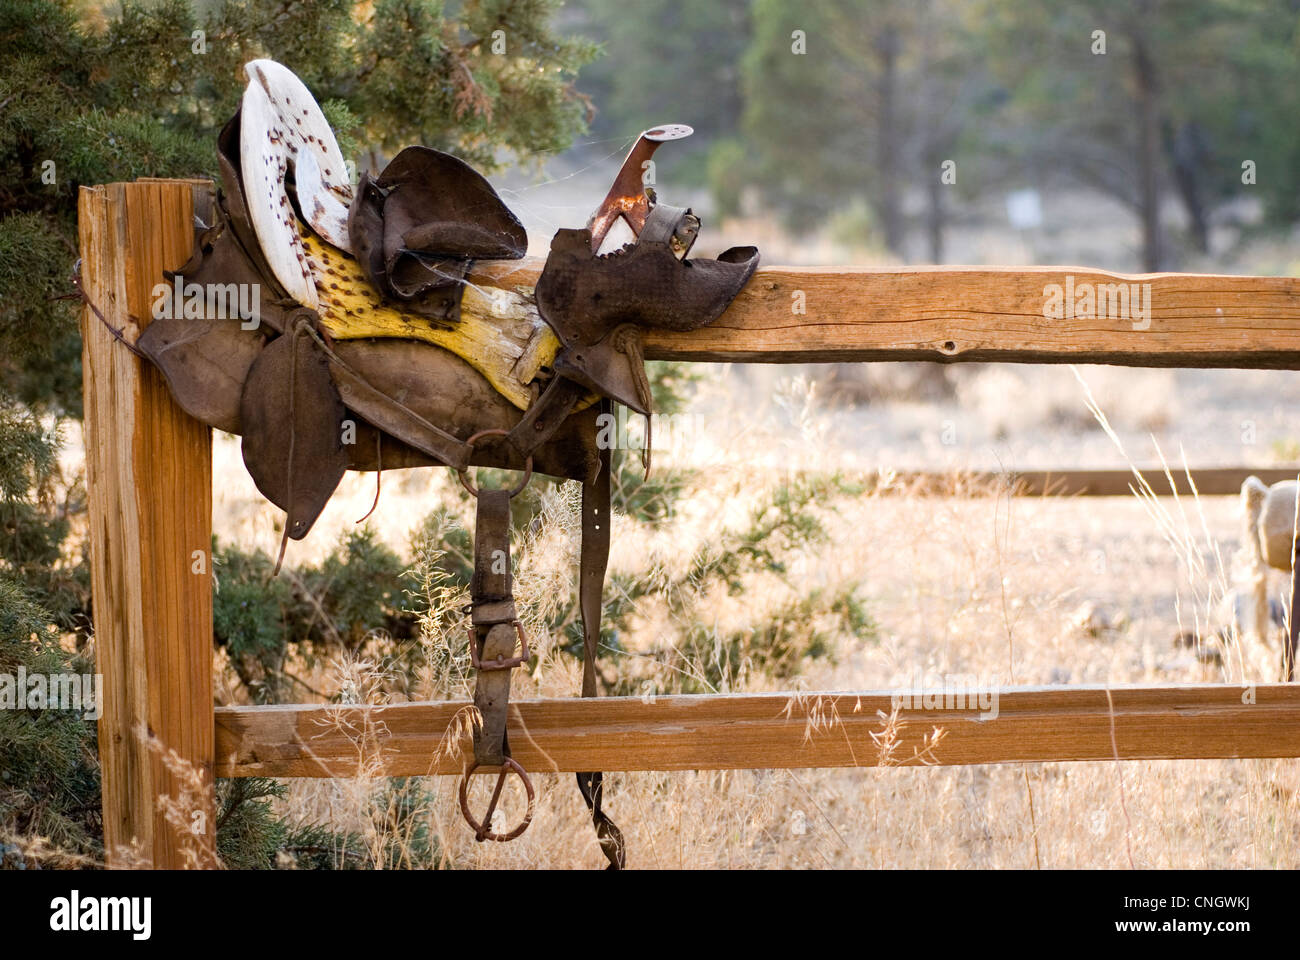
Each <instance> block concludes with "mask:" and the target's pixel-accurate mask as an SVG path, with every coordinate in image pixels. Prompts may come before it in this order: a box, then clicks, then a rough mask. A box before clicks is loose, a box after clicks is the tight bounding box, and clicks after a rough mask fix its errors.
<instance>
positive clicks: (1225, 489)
mask: <svg viewBox="0 0 1300 960" xmlns="http://www.w3.org/2000/svg"><path fill="white" fill-rule="evenodd" d="M1171 473H1172V475H1173V489H1171V487H1170V482H1169V478H1168V477H1166V476H1165V474H1164V472H1163V471H1162V470H1160V469H1159V468H1151V469H1144V470H1143V471H1142V475H1143V476H1144V477H1146V479H1147V482H1148V483H1150V484H1151V488H1152V490H1154V491H1155V493H1156V495H1157V496H1171V495H1172V494H1173V490H1177V492H1178V495H1179V496H1191V494H1192V486H1191V484H1189V483H1188V480H1187V474H1186V473H1184V472H1183V471H1182V470H1172V471H1171ZM1191 473H1192V484H1195V487H1196V493H1197V495H1198V496H1202V497H1214V496H1237V495H1238V494H1240V493H1241V485H1242V483H1243V482H1244V481H1245V480H1246V478H1247V477H1251V476H1254V477H1258V478H1259V479H1260V480H1262V481H1263V482H1264V483H1266V484H1269V485H1272V484H1274V483H1279V482H1281V481H1282V480H1294V479H1296V477H1297V475H1300V467H1290V468H1286V467H1258V468H1256V467H1206V468H1195V469H1193V470H1192V471H1191ZM868 483H869V484H873V486H872V489H874V490H876V491H877V492H880V493H906V494H907V495H908V496H928V497H953V496H956V497H978V496H989V495H993V494H998V493H1008V492H1009V493H1012V494H1014V495H1016V496H1020V497H1131V496H1133V491H1132V489H1131V487H1134V486H1137V480H1136V479H1135V478H1134V476H1133V471H1132V470H1017V471H1009V472H1005V473H999V472H996V471H979V470H975V471H938V470H895V471H888V472H885V473H882V474H879V475H876V476H874V477H869V478H868Z"/></svg>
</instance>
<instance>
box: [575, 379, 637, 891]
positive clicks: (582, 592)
mask: <svg viewBox="0 0 1300 960" xmlns="http://www.w3.org/2000/svg"><path fill="white" fill-rule="evenodd" d="M609 412H610V401H609V400H602V401H601V413H609ZM612 466H613V464H612V451H611V450H610V449H609V448H608V447H602V448H601V451H600V472H599V473H598V474H597V475H596V479H595V480H594V481H592V482H591V483H584V484H583V485H582V551H581V557H580V560H579V566H578V605H579V607H580V608H581V612H582V646H583V661H582V695H583V696H584V697H595V696H597V695H598V693H599V692H598V691H597V689H596V653H597V647H598V646H599V645H600V608H601V593H602V591H603V589H604V586H605V568H606V567H607V566H608V565H609V527H610V499H611V497H610V491H611V478H610V473H611V469H612ZM578 789H579V790H580V791H581V792H582V799H583V800H584V801H586V804H587V809H588V810H590V811H591V822H592V824H594V825H595V827H596V837H597V839H599V840H600V849H601V852H602V853H604V854H605V859H607V860H608V861H609V867H608V868H607V869H609V870H621V869H623V868H624V867H625V866H627V852H626V848H625V846H624V843H623V834H622V832H621V831H620V830H619V829H618V827H617V826H615V824H614V821H613V820H611V819H609V817H607V816H606V815H605V812H604V811H603V810H602V809H601V806H600V803H601V795H602V793H603V790H604V787H603V782H602V777H601V774H600V773H599V772H595V773H579V774H578Z"/></svg>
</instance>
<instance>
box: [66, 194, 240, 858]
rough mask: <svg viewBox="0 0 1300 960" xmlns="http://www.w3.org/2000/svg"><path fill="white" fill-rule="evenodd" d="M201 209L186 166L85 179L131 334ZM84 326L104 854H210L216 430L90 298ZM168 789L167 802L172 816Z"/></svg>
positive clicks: (99, 279) (96, 292)
mask: <svg viewBox="0 0 1300 960" xmlns="http://www.w3.org/2000/svg"><path fill="white" fill-rule="evenodd" d="M193 209H194V206H193V202H192V198H191V185H190V184H188V183H186V182H183V181H181V182H172V183H167V182H159V181H150V182H141V183H114V184H108V185H107V186H99V187H88V188H87V187H83V188H82V190H81V195H80V198H79V210H78V213H79V219H80V239H81V257H82V264H83V266H82V282H83V286H84V289H85V291H86V294H87V296H88V297H89V299H90V301H91V302H92V303H94V304H95V306H97V307H98V308H99V309H100V311H101V312H102V313H103V314H104V317H105V319H106V320H107V321H108V323H111V324H112V325H113V326H114V327H115V328H117V329H119V330H121V331H122V334H123V336H124V338H125V339H126V340H128V341H129V342H134V340H135V339H136V337H137V336H138V335H139V333H140V329H141V326H142V325H143V324H145V323H147V322H148V318H149V317H150V316H151V312H150V305H151V302H152V297H151V291H152V288H153V285H154V284H155V283H158V282H160V281H161V280H162V273H163V270H164V268H171V269H175V268H176V267H179V266H180V265H181V264H183V263H184V262H185V260H186V259H187V258H188V257H189V254H190V248H191V243H192V238H193V228H192V216H193V214H192V211H193ZM133 318H134V319H133ZM137 321H139V322H138V323H137ZM81 333H82V340H83V347H82V370H83V391H84V398H85V429H86V444H85V447H86V482H87V487H88V491H89V513H90V555H91V588H92V591H93V597H94V606H95V649H96V664H97V670H98V672H99V673H100V674H101V676H102V684H103V691H104V712H103V715H102V716H101V718H100V720H99V757H100V765H101V770H102V781H103V807H104V847H105V851H106V856H107V859H108V862H109V865H110V866H113V865H118V864H132V863H138V862H140V861H142V860H143V861H145V862H148V863H150V864H152V865H153V866H156V867H169V868H176V867H185V866H206V865H209V864H211V863H212V861H213V851H214V844H213V837H214V831H215V827H216V818H215V810H214V795H213V789H212V788H213V780H212V755H213V753H212V751H213V740H212V737H213V732H212V730H213V728H212V579H211V558H210V557H209V555H208V554H209V551H210V549H211V536H212V439H211V431H210V430H209V429H208V428H207V427H205V426H204V425H203V424H201V423H199V422H198V421H197V420H194V419H193V418H192V417H190V416H189V415H188V414H186V413H185V412H184V411H182V410H181V408H180V407H179V406H177V405H176V404H175V403H174V402H173V401H172V398H171V393H170V391H169V390H168V388H167V384H166V382H165V381H164V379H163V377H162V375H161V374H159V373H158V371H157V370H155V369H154V368H153V366H152V365H151V364H148V363H146V362H144V361H142V360H141V359H139V358H137V357H136V356H135V355H133V354H132V353H131V352H130V351H129V350H128V349H127V348H126V347H125V346H123V345H122V344H121V343H119V342H118V341H117V340H116V339H115V338H114V337H113V336H112V335H111V334H110V332H109V331H108V330H107V329H106V328H105V326H104V324H103V323H102V322H101V321H100V320H99V319H98V318H97V317H96V316H95V314H94V313H93V312H92V311H91V310H90V309H89V308H85V309H83V311H82V316H81ZM196 569H199V570H200V572H195V570H196ZM159 798H170V799H171V801H172V802H173V808H172V811H171V817H170V819H169V817H168V815H167V812H166V810H164V809H163V808H162V807H161V806H160V804H159V802H158V801H159ZM196 815H197V816H196Z"/></svg>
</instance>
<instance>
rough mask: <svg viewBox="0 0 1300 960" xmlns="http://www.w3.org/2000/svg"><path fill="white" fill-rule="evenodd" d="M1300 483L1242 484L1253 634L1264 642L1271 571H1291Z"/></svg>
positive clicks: (1290, 655) (1290, 657)
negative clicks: (1249, 564) (1269, 573)
mask: <svg viewBox="0 0 1300 960" xmlns="http://www.w3.org/2000/svg"><path fill="white" fill-rule="evenodd" d="M1297 491H1300V484H1298V483H1297V482H1296V481H1295V480H1283V481H1282V482H1280V483H1275V484H1273V485H1272V486H1271V487H1270V486H1268V485H1267V484H1265V483H1264V482H1263V481H1262V480H1260V479H1259V477H1254V476H1252V477H1247V478H1246V480H1245V482H1244V483H1243V484H1242V485H1241V501H1242V507H1243V513H1244V514H1245V520H1246V530H1245V542H1246V547H1247V551H1248V556H1249V557H1250V558H1251V567H1252V569H1251V575H1250V580H1251V597H1252V605H1253V608H1254V609H1253V615H1252V616H1251V617H1250V618H1249V620H1250V622H1251V623H1253V624H1254V628H1253V629H1252V632H1253V633H1254V634H1255V636H1256V637H1257V638H1259V639H1264V633H1265V632H1266V631H1267V627H1266V626H1265V625H1266V624H1268V623H1269V622H1270V621H1271V620H1272V617H1270V609H1269V608H1270V603H1269V598H1268V568H1270V567H1271V568H1273V569H1274V570H1283V571H1286V572H1287V573H1290V571H1291V565H1292V561H1293V558H1294V554H1295V542H1296V500H1297V498H1296V493H1297ZM1290 644H1291V640H1290V638H1289V637H1288V639H1287V640H1286V641H1285V642H1284V646H1283V654H1284V663H1285V666H1286V673H1287V679H1288V680H1289V679H1290V678H1291V674H1292V665H1293V661H1294V651H1293V650H1292V649H1291V647H1290Z"/></svg>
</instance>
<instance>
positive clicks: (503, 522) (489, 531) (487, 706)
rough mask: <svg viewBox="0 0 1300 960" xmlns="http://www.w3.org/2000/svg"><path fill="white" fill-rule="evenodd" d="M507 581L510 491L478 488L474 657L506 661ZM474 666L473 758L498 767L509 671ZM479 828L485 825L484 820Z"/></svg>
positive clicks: (503, 752)
mask: <svg viewBox="0 0 1300 960" xmlns="http://www.w3.org/2000/svg"><path fill="white" fill-rule="evenodd" d="M513 592H514V591H513V581H512V578H511V572H510V492H509V491H508V490H480V491H479V495H478V514H477V518H476V521H475V525H474V578H473V580H471V581H470V597H471V607H472V611H471V621H472V626H471V635H472V641H471V642H473V643H475V644H477V645H478V646H479V649H478V651H477V656H478V660H479V661H480V662H481V663H483V664H484V665H485V667H487V665H488V664H489V663H490V661H493V660H498V659H500V660H503V661H505V660H509V659H510V658H511V657H512V655H513V654H514V650H515V643H516V640H517V637H516V635H515V628H514V626H513V624H514V623H515V621H516V620H517V619H518V617H517V615H516V613H515V601H514V596H513ZM485 667H480V668H479V671H478V676H477V677H476V679H475V684H474V706H476V707H478V710H479V713H480V714H481V715H482V718H483V725H482V726H481V727H476V728H475V729H474V760H475V761H476V762H478V763H479V764H482V765H483V766H500V765H501V764H502V763H503V762H504V759H505V758H506V757H508V756H510V741H509V740H507V739H506V718H507V714H508V711H509V705H510V674H511V671H510V670H509V669H500V668H485ZM484 826H487V825H486V824H485V825H484Z"/></svg>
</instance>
